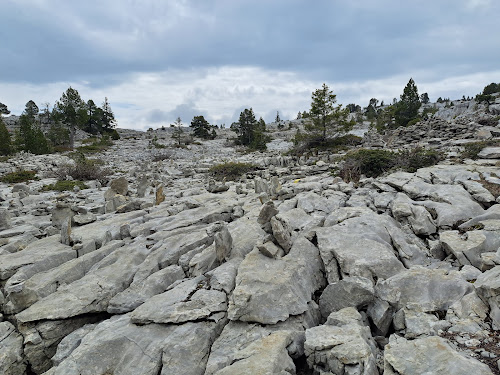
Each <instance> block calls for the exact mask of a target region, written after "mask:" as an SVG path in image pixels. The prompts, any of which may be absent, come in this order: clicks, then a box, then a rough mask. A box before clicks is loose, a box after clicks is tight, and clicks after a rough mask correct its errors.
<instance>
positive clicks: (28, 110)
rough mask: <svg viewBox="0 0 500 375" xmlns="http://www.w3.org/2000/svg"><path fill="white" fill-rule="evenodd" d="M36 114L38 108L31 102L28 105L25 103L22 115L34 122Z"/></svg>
mask: <svg viewBox="0 0 500 375" xmlns="http://www.w3.org/2000/svg"><path fill="white" fill-rule="evenodd" d="M38 112H39V108H38V106H37V105H36V103H35V102H34V101H33V100H30V101H29V102H28V103H26V107H25V109H24V114H25V115H26V116H29V117H30V118H32V119H33V120H34V119H35V116H36V115H38Z"/></svg>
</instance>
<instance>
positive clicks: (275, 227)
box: [271, 216, 293, 253]
mask: <svg viewBox="0 0 500 375" xmlns="http://www.w3.org/2000/svg"><path fill="white" fill-rule="evenodd" d="M271 228H272V231H273V235H274V238H276V241H277V242H278V243H279V244H280V246H281V247H282V248H283V250H285V253H288V252H289V251H290V249H291V247H292V245H293V243H292V235H291V229H290V227H289V226H288V224H287V223H286V221H284V220H283V219H281V220H280V217H279V216H274V217H273V218H271Z"/></svg>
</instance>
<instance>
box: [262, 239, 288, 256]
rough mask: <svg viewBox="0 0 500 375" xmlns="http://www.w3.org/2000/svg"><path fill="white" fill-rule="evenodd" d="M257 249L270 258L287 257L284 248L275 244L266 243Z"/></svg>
mask: <svg viewBox="0 0 500 375" xmlns="http://www.w3.org/2000/svg"><path fill="white" fill-rule="evenodd" d="M257 249H259V251H260V252H261V253H262V255H264V256H266V257H268V258H273V259H277V258H281V257H282V256H283V255H285V252H284V251H283V249H282V248H280V247H278V246H276V245H275V244H274V242H271V241H269V242H266V243H264V244H262V245H257Z"/></svg>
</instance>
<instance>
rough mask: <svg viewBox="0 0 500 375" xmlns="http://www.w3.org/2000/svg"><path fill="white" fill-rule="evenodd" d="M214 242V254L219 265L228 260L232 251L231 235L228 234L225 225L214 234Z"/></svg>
mask: <svg viewBox="0 0 500 375" xmlns="http://www.w3.org/2000/svg"><path fill="white" fill-rule="evenodd" d="M214 242H215V253H216V255H217V260H218V261H219V263H222V262H224V261H225V260H227V259H229V256H230V255H231V250H232V249H233V238H232V237H231V233H229V230H228V229H227V226H226V225H224V227H223V228H222V229H221V230H220V231H219V232H217V233H216V234H215V236H214Z"/></svg>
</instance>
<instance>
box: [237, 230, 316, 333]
mask: <svg viewBox="0 0 500 375" xmlns="http://www.w3.org/2000/svg"><path fill="white" fill-rule="evenodd" d="M322 269H323V265H322V262H321V258H320V256H319V252H318V249H317V248H316V247H315V246H314V245H313V244H312V243H311V242H309V241H308V240H306V239H305V238H303V237H301V238H298V239H297V240H296V241H295V243H294V245H293V247H292V248H291V250H290V252H289V253H288V254H287V255H286V256H284V257H283V258H281V259H272V258H269V257H267V256H265V255H263V254H262V253H261V252H260V251H259V250H257V249H254V250H253V251H252V252H251V253H250V254H248V255H247V256H246V258H245V259H244V260H243V262H241V264H240V267H239V269H238V275H237V277H236V287H235V289H234V291H233V294H232V295H231V297H230V299H229V310H228V316H229V319H231V320H241V321H246V322H258V323H262V324H275V323H277V322H279V321H284V320H286V319H287V318H288V317H289V316H291V315H299V314H302V313H303V312H305V311H306V310H307V309H308V303H309V302H310V301H311V300H312V298H313V294H314V292H315V291H316V290H318V289H319V288H321V286H323V285H324V279H323V274H322Z"/></svg>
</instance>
